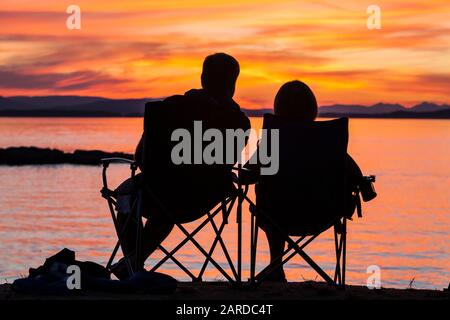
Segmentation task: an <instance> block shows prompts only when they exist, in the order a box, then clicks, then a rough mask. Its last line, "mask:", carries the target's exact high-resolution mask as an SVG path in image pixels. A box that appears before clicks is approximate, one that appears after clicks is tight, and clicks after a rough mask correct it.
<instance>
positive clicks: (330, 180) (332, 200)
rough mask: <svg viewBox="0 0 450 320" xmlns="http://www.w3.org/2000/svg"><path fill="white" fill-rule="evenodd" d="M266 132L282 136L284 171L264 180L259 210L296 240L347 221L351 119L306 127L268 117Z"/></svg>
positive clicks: (313, 123) (259, 191) (280, 162)
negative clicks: (335, 222)
mask: <svg viewBox="0 0 450 320" xmlns="http://www.w3.org/2000/svg"><path fill="white" fill-rule="evenodd" d="M263 128H264V129H278V130H279V170H278V173H277V174H275V175H267V176H262V177H261V179H260V182H259V184H258V186H257V188H258V192H257V203H258V206H260V207H261V208H262V209H265V210H266V211H267V212H269V213H270V214H271V216H272V217H275V218H276V220H277V222H278V223H280V224H281V225H284V226H285V227H287V226H288V229H289V232H290V233H291V234H302V233H304V232H305V231H308V230H316V229H317V228H319V229H320V228H321V227H325V226H324V224H326V223H328V222H330V221H331V220H332V219H333V217H337V216H339V215H341V216H343V215H344V210H345V207H346V196H345V195H346V189H347V186H346V175H345V166H346V158H347V144H348V119H347V118H340V119H336V120H329V121H316V122H308V123H305V122H295V121H282V120H281V119H279V118H278V117H276V116H274V115H270V114H267V115H265V116H264V124H263Z"/></svg>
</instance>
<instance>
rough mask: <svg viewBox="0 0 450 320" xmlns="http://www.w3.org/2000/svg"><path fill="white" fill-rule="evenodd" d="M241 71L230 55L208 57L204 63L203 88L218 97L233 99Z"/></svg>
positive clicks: (218, 54) (220, 54) (216, 54)
mask: <svg viewBox="0 0 450 320" xmlns="http://www.w3.org/2000/svg"><path fill="white" fill-rule="evenodd" d="M239 71H240V69H239V63H238V62H237V60H236V59H235V58H233V57H232V56H230V55H228V54H225V53H215V54H212V55H210V56H207V57H206V58H205V61H204V62H203V71H202V87H203V89H205V90H206V91H208V92H210V93H211V94H212V95H214V96H216V97H219V98H224V99H231V98H232V97H233V95H234V91H235V88H236V80H237V78H238V76H239Z"/></svg>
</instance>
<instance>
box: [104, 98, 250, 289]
mask: <svg viewBox="0 0 450 320" xmlns="http://www.w3.org/2000/svg"><path fill="white" fill-rule="evenodd" d="M165 112H166V111H165V108H161V107H160V105H158V102H153V103H152V105H150V106H146V111H145V117H144V135H143V149H144V151H143V155H142V156H143V159H142V162H141V163H142V164H143V166H144V167H145V168H146V169H145V170H143V172H142V173H141V174H142V181H143V184H142V185H141V187H140V188H139V187H136V190H137V191H136V192H135V194H134V195H132V196H131V198H132V199H133V201H132V202H133V204H132V205H131V210H130V211H131V213H130V214H129V215H128V217H127V220H126V222H125V225H124V226H123V227H122V229H121V228H120V226H119V224H118V217H117V212H116V210H115V207H117V199H116V198H115V197H116V196H117V195H116V194H114V192H113V191H112V190H110V189H108V181H107V169H108V167H109V165H110V164H111V163H126V164H129V165H130V170H131V178H134V177H135V174H136V171H137V170H138V165H137V163H136V162H134V161H131V160H127V159H118V158H109V159H103V160H102V163H103V189H102V190H103V191H102V194H103V196H104V197H105V198H106V200H107V201H108V206H109V210H110V212H111V216H112V220H113V223H114V226H115V229H116V233H117V236H118V241H117V244H116V246H115V248H114V250H113V252H112V255H111V257H110V259H109V261H108V264H107V269H109V270H111V268H112V264H113V261H114V258H115V256H116V254H117V252H118V250H119V248H122V252H123V253H124V259H125V262H126V265H127V268H128V272H129V273H130V274H133V273H134V272H136V269H137V267H138V261H139V256H140V245H141V236H142V223H141V222H142V216H141V212H142V210H141V208H140V206H141V203H142V199H143V198H144V197H146V198H147V199H149V200H150V201H151V202H152V203H153V205H156V206H157V207H158V209H159V211H160V212H161V213H163V214H165V215H166V217H167V218H168V219H170V220H171V221H172V222H173V223H174V224H175V226H176V227H177V228H178V229H179V230H180V231H181V232H182V233H183V235H184V236H185V239H184V240H183V241H181V242H180V243H179V244H178V245H177V246H175V247H174V248H173V249H172V250H170V251H169V250H167V249H166V248H164V247H163V246H162V245H159V247H158V248H159V249H160V250H161V251H162V252H163V254H164V255H165V256H164V257H163V258H162V259H161V260H160V261H159V262H158V263H156V264H155V265H154V266H153V267H152V269H151V271H156V270H157V269H158V268H160V267H161V266H162V265H163V264H164V263H165V262H167V261H168V260H169V259H170V260H172V261H173V262H174V263H175V264H176V265H177V266H178V267H179V268H180V269H181V270H183V271H184V272H185V273H186V274H187V275H188V276H189V277H190V278H191V279H192V281H202V277H203V275H204V272H205V270H206V268H207V266H208V264H209V263H211V264H212V265H213V266H214V267H215V268H216V269H217V270H218V271H219V272H220V273H221V274H222V275H223V276H224V277H225V278H226V279H227V280H228V281H229V282H233V283H240V282H241V273H242V201H243V199H244V196H245V195H246V194H247V191H248V187H243V186H242V185H241V184H240V182H239V181H238V179H237V177H236V175H234V174H233V182H235V184H234V187H233V190H231V191H230V192H228V193H226V194H224V195H223V197H222V198H221V199H220V200H219V201H217V205H216V206H214V207H213V209H212V210H210V211H208V210H207V211H206V212H205V214H204V215H206V218H205V219H204V220H203V221H202V222H201V223H200V224H199V225H198V226H197V227H196V228H195V229H194V230H193V231H192V232H189V231H188V230H187V229H186V228H185V227H184V226H183V224H185V223H188V222H193V220H192V221H182V222H180V221H178V220H177V218H176V217H175V215H174V214H173V212H171V210H170V208H168V207H167V202H166V203H163V201H161V200H160V199H159V197H158V195H157V194H156V193H155V189H153V188H154V187H155V186H154V185H151V183H148V181H149V180H150V179H152V176H151V174H150V173H149V174H146V172H151V171H152V170H153V169H155V168H156V169H155V170H158V166H159V165H160V164H163V163H164V161H165V163H167V161H170V159H167V158H166V157H165V156H164V155H163V156H162V157H160V159H157V158H158V157H156V156H155V154H154V153H153V152H152V151H151V150H154V149H155V148H156V149H158V148H160V147H161V143H162V144H164V147H167V146H166V143H164V139H167V138H168V137H169V139H170V135H169V136H167V133H170V132H171V128H170V127H168V126H167V125H165V124H164V122H163V121H162V122H161V121H158V122H156V123H155V119H160V117H161V116H165V115H164V113H165ZM171 116H172V117H173V115H171ZM183 121H184V120H181V122H180V121H177V119H174V118H172V119H171V122H170V123H171V126H172V129H173V128H179V127H183V126H185V123H183ZM150 123H151V125H150ZM158 136H160V138H161V139H162V140H161V139H159V141H158V139H157V138H156V141H155V137H158ZM161 141H162V142H161ZM158 150H159V149H158ZM166 151H167V150H166ZM162 153H164V152H162ZM155 159H156V160H155ZM155 161H156V162H155ZM200 170H201V169H200ZM188 192H189V190H188ZM174 201H177V200H176V199H174ZM236 203H237V210H236V215H237V217H236V222H237V228H238V248H237V266H236V267H235V265H234V263H233V260H232V258H231V256H230V253H229V251H228V249H227V247H226V245H225V243H224V240H223V239H222V232H223V230H224V228H225V226H226V225H227V223H228V218H229V216H230V214H231V211H232V209H233V207H234V205H235V204H236ZM220 212H222V221H221V223H220V225H219V226H218V225H217V224H216V222H215V221H214V218H215V217H216V216H217V215H218V214H219V213H220ZM204 215H202V214H199V215H198V216H204ZM133 218H134V220H135V221H138V223H136V224H135V225H136V228H137V230H136V250H135V259H134V261H132V260H133V259H131V257H130V256H129V255H128V256H127V255H126V254H125V252H124V250H123V245H122V235H123V232H124V230H125V228H126V227H127V225H129V223H130V221H131V220H132V219H133ZM208 224H209V225H210V226H211V227H212V229H213V230H214V233H215V238H214V240H213V242H212V244H211V247H210V248H209V250H208V251H206V250H205V249H204V248H203V247H202V246H201V245H200V243H199V242H198V241H197V240H196V239H195V235H197V234H198V233H199V232H200V231H201V230H202V229H203V228H204V227H205V226H206V225H208ZM189 242H190V243H192V244H193V245H194V246H195V247H196V248H197V249H198V250H199V251H200V253H201V254H202V255H203V256H204V257H205V261H204V263H203V265H202V267H201V269H200V271H199V273H198V275H194V274H193V273H192V272H191V271H190V270H189V268H187V267H186V266H185V265H183V264H182V263H181V262H180V261H179V260H178V259H177V258H176V257H175V254H176V253H177V252H178V251H179V250H180V249H181V248H182V247H183V246H184V245H185V244H187V243H189ZM217 245H220V247H221V249H222V251H223V253H224V256H225V258H226V261H227V265H228V267H229V269H230V270H231V273H232V274H231V275H230V274H229V273H228V272H227V271H226V270H225V269H224V268H223V267H222V266H221V265H220V264H219V263H218V262H217V261H216V260H215V259H214V258H213V257H212V256H213V253H214V251H215V249H216V247H217Z"/></svg>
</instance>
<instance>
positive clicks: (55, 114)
mask: <svg viewBox="0 0 450 320" xmlns="http://www.w3.org/2000/svg"><path fill="white" fill-rule="evenodd" d="M243 111H244V112H245V113H246V114H247V116H249V117H255V118H260V117H263V116H264V114H266V113H268V112H266V111H259V110H243ZM143 116H144V115H143V114H137V113H130V114H117V113H109V112H98V111H92V112H87V111H86V112H78V111H76V112H72V111H54V110H42V111H37V110H33V111H22V110H20V111H13V110H4V111H0V118H142V117H143ZM340 117H348V118H365V119H450V110H439V111H434V112H420V113H419V112H408V111H397V112H391V113H382V114H345V113H322V114H319V118H340Z"/></svg>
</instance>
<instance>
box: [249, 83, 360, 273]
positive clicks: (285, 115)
mask: <svg viewBox="0 0 450 320" xmlns="http://www.w3.org/2000/svg"><path fill="white" fill-rule="evenodd" d="M274 113H275V115H276V116H278V117H279V118H280V119H281V120H283V119H286V120H289V121H299V122H312V121H315V120H316V117H317V114H318V107H317V101H316V97H315V96H314V93H313V92H312V91H311V89H310V88H309V87H308V86H307V85H306V84H305V83H303V82H301V81H298V80H295V81H291V82H287V83H285V84H284V85H282V86H281V88H280V90H279V91H278V93H277V95H276V97H275V102H274ZM346 162H347V163H346V166H347V174H348V179H349V181H350V184H352V185H357V184H359V183H360V181H361V180H362V178H363V175H362V172H361V170H360V168H359V167H358V165H357V164H356V162H355V161H354V160H353V159H352V158H351V157H350V156H349V155H348V157H347V160H346ZM246 167H248V168H249V169H251V170H252V171H254V170H258V168H257V167H258V166H256V167H254V166H253V167H252V165H247V166H246ZM265 196H267V197H269V196H270V195H264V194H262V192H261V188H260V187H259V186H258V184H256V201H257V205H258V200H259V201H261V199H262V198H264V197H265ZM261 227H262V228H263V230H264V231H265V233H266V236H267V240H268V242H269V247H270V258H271V262H272V263H277V262H279V261H280V258H279V257H280V256H281V255H282V254H283V252H284V247H285V241H284V239H283V237H282V236H281V235H280V234H279V233H278V231H276V230H274V229H273V228H272V227H270V226H269V225H267V226H261ZM266 280H268V281H276V282H285V281H286V277H285V274H284V270H283V266H280V267H278V269H276V270H274V272H272V273H271V274H270V275H269V276H267V278H266Z"/></svg>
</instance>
